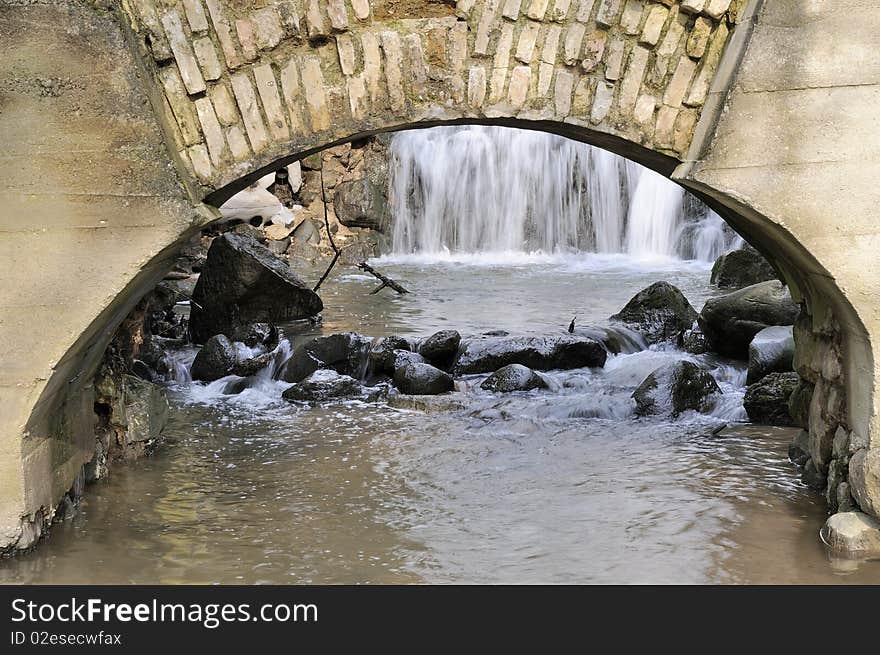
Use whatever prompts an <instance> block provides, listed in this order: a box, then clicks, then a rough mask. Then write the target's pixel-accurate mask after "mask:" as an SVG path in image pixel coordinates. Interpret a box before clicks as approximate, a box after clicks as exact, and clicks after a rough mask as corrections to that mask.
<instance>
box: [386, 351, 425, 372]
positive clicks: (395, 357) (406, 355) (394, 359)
mask: <svg viewBox="0 0 880 655" xmlns="http://www.w3.org/2000/svg"><path fill="white" fill-rule="evenodd" d="M390 361H391V374H392V375H393V374H394V372H395V371H397V369H399V368H403V367H404V366H406V365H407V364H430V362H429V361H428V360H427V359H425V358H424V357H422V356H421V355H420V354H419V353H414V352H412V351H410V350H394V351H392V352H391V359H390Z"/></svg>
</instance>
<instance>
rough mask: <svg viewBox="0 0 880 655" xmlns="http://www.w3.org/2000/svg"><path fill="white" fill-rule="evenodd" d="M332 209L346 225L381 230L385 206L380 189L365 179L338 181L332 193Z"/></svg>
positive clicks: (385, 210)
mask: <svg viewBox="0 0 880 655" xmlns="http://www.w3.org/2000/svg"><path fill="white" fill-rule="evenodd" d="M333 209H334V211H335V212H336V217H337V218H338V219H339V222H340V223H342V224H343V225H345V226H346V227H365V228H369V229H371V230H378V231H381V230H382V229H383V227H384V223H385V215H386V212H387V207H386V203H385V196H384V194H383V193H382V189H380V188H379V187H377V186H376V185H374V184H373V183H372V182H370V181H369V180H367V179H360V180H349V181H347V182H340V183H339V184H338V185H337V187H336V191H335V193H334V194H333Z"/></svg>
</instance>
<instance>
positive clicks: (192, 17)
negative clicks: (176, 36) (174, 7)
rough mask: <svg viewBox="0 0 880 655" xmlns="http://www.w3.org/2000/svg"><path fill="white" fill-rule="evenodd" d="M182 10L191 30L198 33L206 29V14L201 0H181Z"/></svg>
mask: <svg viewBox="0 0 880 655" xmlns="http://www.w3.org/2000/svg"><path fill="white" fill-rule="evenodd" d="M183 11H184V13H185V14H186V22H187V23H189V29H190V31H191V32H193V33H194V34H199V33H201V32H207V31H208V16H207V15H206V14H205V8H204V7H203V6H202V2H201V0H183Z"/></svg>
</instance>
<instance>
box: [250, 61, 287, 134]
mask: <svg viewBox="0 0 880 655" xmlns="http://www.w3.org/2000/svg"><path fill="white" fill-rule="evenodd" d="M254 81H255V82H256V83H257V93H259V94H260V100H261V101H262V102H263V110H264V111H265V112H266V119H267V122H268V123H269V132H270V133H271V134H272V138H273V139H277V140H282V141H283V140H285V139H287V138H289V137H290V131H289V130H288V128H287V121H286V120H285V119H284V107H283V105H282V104H281V96H280V95H279V94H278V82H277V81H276V80H275V72H274V71H273V70H272V65H271V64H262V65H260V66H257V67H255V68H254Z"/></svg>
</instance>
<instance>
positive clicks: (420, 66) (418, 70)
mask: <svg viewBox="0 0 880 655" xmlns="http://www.w3.org/2000/svg"><path fill="white" fill-rule="evenodd" d="M403 50H404V62H405V63H406V69H407V75H406V82H407V84H408V85H409V90H410V93H412V95H413V96H415V97H417V98H420V99H421V98H424V97H425V95H426V94H427V92H428V66H427V64H426V63H425V51H424V50H423V49H422V39H421V37H420V36H419V35H418V34H407V35H406V36H405V37H403Z"/></svg>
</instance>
